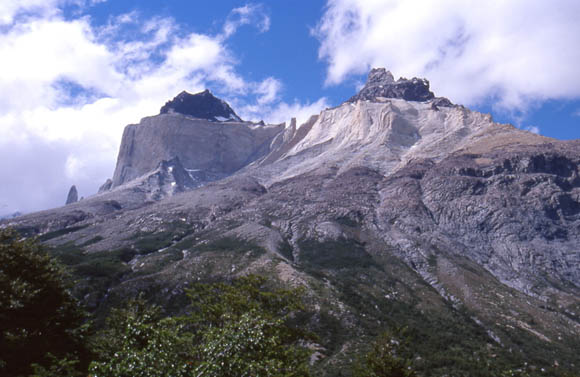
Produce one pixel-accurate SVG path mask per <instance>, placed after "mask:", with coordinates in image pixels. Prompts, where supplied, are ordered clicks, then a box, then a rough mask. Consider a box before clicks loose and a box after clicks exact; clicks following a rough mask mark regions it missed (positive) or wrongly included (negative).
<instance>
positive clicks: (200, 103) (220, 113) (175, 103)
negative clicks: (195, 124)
mask: <svg viewBox="0 0 580 377" xmlns="http://www.w3.org/2000/svg"><path fill="white" fill-rule="evenodd" d="M160 113H161V114H172V113H179V114H183V115H188V116H191V117H194V118H199V119H207V120H213V121H219V122H231V121H234V122H241V121H242V119H241V118H240V117H239V116H238V115H237V114H236V113H235V112H234V110H232V108H231V107H230V105H228V104H227V103H226V102H225V101H222V100H221V99H219V98H217V97H215V96H214V95H213V94H212V93H211V92H210V91H209V90H207V89H206V90H205V91H203V92H201V93H197V94H190V93H188V92H186V91H183V92H181V93H179V94H178V95H177V96H176V97H175V98H174V99H172V100H171V101H168V102H167V103H166V104H165V105H164V106H163V107H162V108H161V111H160Z"/></svg>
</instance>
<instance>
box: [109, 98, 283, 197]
mask: <svg viewBox="0 0 580 377" xmlns="http://www.w3.org/2000/svg"><path fill="white" fill-rule="evenodd" d="M283 128H284V126H283V125H277V126H276V125H274V126H261V125H259V124H254V123H251V122H243V121H241V119H240V118H239V117H238V116H237V115H236V114H235V113H234V112H233V110H232V109H231V108H230V107H229V105H228V104H226V103H225V102H223V101H221V100H219V99H217V98H215V97H214V96H213V95H212V94H211V93H210V92H209V91H205V92H201V93H199V94H195V95H191V94H189V93H186V92H182V93H181V94H179V95H178V96H177V97H175V98H174V99H173V100H172V101H169V102H168V103H167V104H166V105H165V106H163V107H162V108H161V113H160V114H159V115H157V116H153V117H148V118H144V119H142V120H141V122H140V123H139V124H135V125H129V126H127V127H126V128H125V131H124V133H123V139H122V141H121V148H120V151H119V156H118V159H117V167H116V169H115V173H114V175H113V179H112V182H111V184H110V185H109V187H110V188H114V187H117V186H120V185H122V184H124V183H127V182H129V181H131V180H133V179H136V178H137V177H140V176H142V175H144V174H147V173H149V172H151V171H152V170H153V169H155V168H156V167H157V165H158V164H159V163H160V162H161V161H169V160H171V159H173V158H175V157H178V158H179V160H180V162H181V164H182V165H183V168H184V169H186V170H187V171H189V172H190V173H191V174H192V179H195V180H197V181H200V180H201V181H212V180H216V179H220V178H224V177H226V176H229V175H231V174H233V173H234V172H236V171H237V170H239V169H241V168H243V167H244V166H246V165H248V164H249V163H251V162H252V161H254V160H256V159H258V158H260V157H262V156H263V155H265V154H266V153H268V152H269V147H270V143H271V141H272V139H273V138H274V137H275V136H276V135H277V134H278V133H280V131H281V130H282V129H283Z"/></svg>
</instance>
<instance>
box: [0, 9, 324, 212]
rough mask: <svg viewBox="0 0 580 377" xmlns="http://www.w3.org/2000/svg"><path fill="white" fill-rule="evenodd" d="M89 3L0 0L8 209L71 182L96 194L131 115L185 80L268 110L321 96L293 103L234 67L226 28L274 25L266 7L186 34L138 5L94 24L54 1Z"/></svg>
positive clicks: (1, 148) (53, 197)
mask: <svg viewBox="0 0 580 377" xmlns="http://www.w3.org/2000/svg"><path fill="white" fill-rule="evenodd" d="M94 2H95V1H94V0H92V1H88V0H43V1H35V0H26V1H20V0H18V1H17V0H2V2H1V3H0V4H1V5H0V24H2V23H3V26H2V28H0V56H2V59H0V92H1V93H2V96H0V136H1V137H0V174H1V175H2V177H3V184H2V185H1V186H2V187H0V198H1V199H2V200H1V201H2V203H3V204H2V205H4V206H5V207H4V208H3V212H14V211H16V210H21V211H32V210H38V209H42V208H48V207H54V206H57V205H61V204H63V203H64V199H65V198H66V194H67V192H68V189H69V187H70V186H71V185H72V184H76V185H77V187H78V189H79V193H80V195H84V196H88V195H91V194H94V193H95V192H96V190H97V188H98V187H99V185H100V184H101V183H102V182H104V180H105V179H106V178H107V177H110V176H111V175H112V173H113V169H114V164H115V159H116V155H117V152H118V148H119V144H120V140H121V134H122V131H123V128H124V126H125V125H126V124H129V123H135V122H137V121H138V120H139V119H140V118H141V117H143V116H147V115H153V114H155V113H156V111H157V109H159V108H160V106H161V105H162V104H163V103H164V102H165V101H167V100H168V99H170V98H172V97H173V96H174V95H176V94H177V93H179V92H181V91H182V90H187V91H189V92H198V91H201V90H203V89H205V88H206V87H210V86H211V88H212V89H213V90H217V91H218V92H220V93H222V94H225V95H226V97H228V98H232V99H234V102H235V103H236V104H238V105H240V106H251V104H252V103H255V105H254V106H255V108H256V109H260V110H263V111H265V113H264V114H265V115H263V116H262V117H263V118H265V119H269V118H268V117H271V118H272V119H280V118H281V117H282V115H281V114H282V113H288V115H284V117H287V118H290V115H292V116H294V115H296V114H289V113H290V112H291V111H296V112H297V115H299V116H301V115H300V114H301V113H302V112H304V111H315V110H316V111H318V110H317V109H318V108H319V107H320V105H322V102H320V101H318V102H316V103H314V104H306V105H304V106H302V105H299V104H298V103H295V104H293V105H286V104H284V103H281V102H280V96H279V94H280V91H281V88H282V83H281V82H280V81H279V80H277V79H275V78H273V77H267V78H265V79H263V80H260V81H247V80H245V79H244V78H243V77H242V76H240V75H239V74H238V73H237V72H236V66H237V65H238V64H239V62H238V61H237V60H236V58H235V57H234V55H233V54H232V53H231V51H230V49H229V48H228V46H227V37H229V36H231V35H232V34H233V33H234V32H235V31H236V30H237V29H238V28H239V27H240V26H242V25H247V24H255V25H257V27H258V30H259V31H260V32H263V31H266V30H268V28H269V22H270V21H269V18H268V17H267V15H266V14H265V13H264V11H263V9H262V8H261V6H258V5H247V6H245V7H242V8H237V9H234V10H233V11H232V13H231V15H230V16H229V17H228V20H227V22H226V26H225V27H224V32H223V33H220V34H217V35H210V34H200V33H187V32H186V31H184V30H182V29H181V28H180V26H179V25H177V24H176V23H175V21H174V20H172V19H170V18H159V17H157V18H154V19H143V18H142V16H141V15H140V14H139V13H137V12H132V13H129V14H124V15H118V16H116V17H112V18H111V20H110V22H109V23H108V24H106V25H104V26H99V27H94V26H92V25H91V22H90V19H89V18H88V17H87V16H83V15H82V14H80V15H79V16H78V17H76V18H73V19H64V18H63V16H62V14H61V13H62V12H61V11H60V8H59V6H60V5H63V4H66V5H70V4H77V5H87V6H88V5H90V4H92V3H94ZM81 13H82V12H81ZM23 15H25V16H23ZM15 19H18V22H13V21H14V20H15ZM253 115H254V116H257V114H256V113H253Z"/></svg>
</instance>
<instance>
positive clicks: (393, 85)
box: [347, 68, 451, 106]
mask: <svg viewBox="0 0 580 377" xmlns="http://www.w3.org/2000/svg"><path fill="white" fill-rule="evenodd" d="M377 97H383V98H398V99H404V100H406V101H420V102H426V101H430V100H432V99H434V98H436V97H435V95H434V94H433V92H431V91H430V90H429V81H428V80H427V79H419V78H417V77H413V78H412V79H410V80H409V79H406V78H403V77H401V78H400V79H398V80H397V81H395V78H394V77H393V74H392V73H391V72H390V71H387V70H386V69H385V68H373V69H371V71H370V73H369V76H368V78H367V82H366V83H365V86H364V87H363V88H362V89H361V91H360V92H358V94H356V95H355V96H353V97H351V98H350V99H349V100H348V101H347V102H356V101H360V100H366V101H376V100H377ZM447 103H448V104H447ZM437 105H438V106H451V102H450V101H449V100H447V99H444V101H443V100H442V101H439V102H438V104H437Z"/></svg>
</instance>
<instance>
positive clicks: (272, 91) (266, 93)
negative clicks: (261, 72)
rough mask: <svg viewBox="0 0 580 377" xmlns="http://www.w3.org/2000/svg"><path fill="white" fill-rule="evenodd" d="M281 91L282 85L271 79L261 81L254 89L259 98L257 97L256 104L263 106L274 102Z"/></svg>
mask: <svg viewBox="0 0 580 377" xmlns="http://www.w3.org/2000/svg"><path fill="white" fill-rule="evenodd" d="M281 89H282V83H281V82H280V81H279V80H276V79H275V78H273V77H268V78H267V79H265V80H264V81H262V82H261V83H260V84H259V85H258V87H257V88H256V93H257V94H259V95H260V96H259V97H258V104H259V105H265V104H268V103H272V102H274V101H275V100H276V99H277V98H278V95H279V92H280V90H281Z"/></svg>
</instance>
